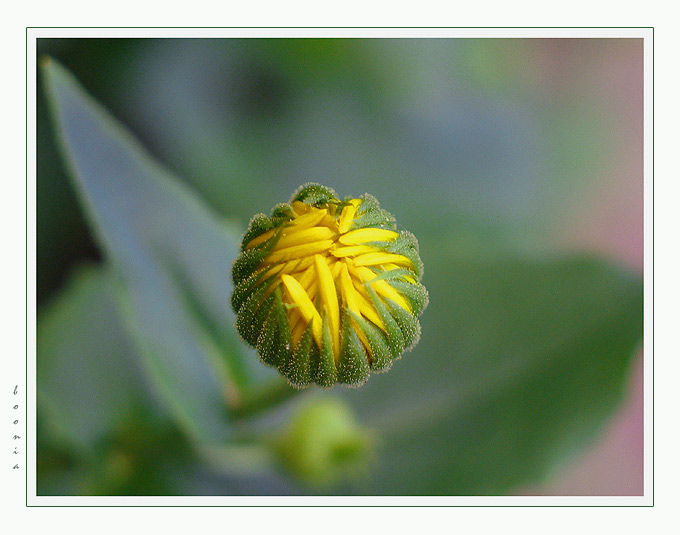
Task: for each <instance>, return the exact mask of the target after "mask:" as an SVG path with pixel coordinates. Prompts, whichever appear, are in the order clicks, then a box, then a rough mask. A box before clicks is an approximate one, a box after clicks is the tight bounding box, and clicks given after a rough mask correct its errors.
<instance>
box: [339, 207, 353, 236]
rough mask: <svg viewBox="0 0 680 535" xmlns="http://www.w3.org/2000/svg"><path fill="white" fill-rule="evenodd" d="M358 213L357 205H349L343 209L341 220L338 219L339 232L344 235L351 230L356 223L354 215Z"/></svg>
mask: <svg viewBox="0 0 680 535" xmlns="http://www.w3.org/2000/svg"><path fill="white" fill-rule="evenodd" d="M356 211H357V205H355V204H349V205H347V206H345V207H344V208H343V209H342V212H341V213H340V219H338V232H339V233H340V234H344V233H345V232H347V231H348V230H349V227H351V226H352V223H353V222H354V215H355V214H356Z"/></svg>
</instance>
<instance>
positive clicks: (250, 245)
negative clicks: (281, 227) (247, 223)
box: [246, 228, 276, 249]
mask: <svg viewBox="0 0 680 535" xmlns="http://www.w3.org/2000/svg"><path fill="white" fill-rule="evenodd" d="M274 232H276V229H275V228H273V229H271V230H268V231H267V232H264V233H262V234H260V235H259V236H255V237H254V238H253V239H252V240H250V241H249V242H248V245H246V249H252V248H253V247H255V246H256V245H260V244H261V243H264V242H266V241H267V240H268V239H269V238H271V237H272V236H273V235H274Z"/></svg>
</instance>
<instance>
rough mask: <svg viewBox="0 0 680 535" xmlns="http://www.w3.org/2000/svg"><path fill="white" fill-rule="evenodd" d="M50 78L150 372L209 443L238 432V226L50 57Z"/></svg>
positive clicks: (74, 167)
mask: <svg viewBox="0 0 680 535" xmlns="http://www.w3.org/2000/svg"><path fill="white" fill-rule="evenodd" d="M43 73H44V74H45V76H46V79H47V87H48V96H49V99H50V103H51V105H52V111H53V113H54V116H55V119H56V123H57V126H58V133H59V135H60V139H61V142H62V148H63V150H64V155H65V157H66V160H67V162H68V164H69V167H70V170H71V172H72V176H73V178H74V183H75V185H76V189H77V190H78V193H79V194H80V197H81V201H82V203H83V204H84V205H85V208H86V211H87V213H88V215H89V216H90V220H91V224H92V225H93V227H94V229H95V230H96V233H97V237H98V238H99V240H100V242H101V244H102V246H103V249H104V250H105V251H106V252H107V254H108V256H109V259H110V260H111V263H112V266H113V268H114V272H115V273H116V275H117V276H118V277H117V282H118V286H119V289H120V292H119V296H120V303H121V306H122V307H123V309H124V311H125V314H124V317H125V319H126V321H127V327H128V328H129V330H130V332H131V333H132V335H133V337H134V339H135V342H136V344H137V347H138V348H139V350H140V354H141V356H142V360H143V362H144V365H145V368H146V370H147V371H148V372H149V375H150V377H151V378H152V379H153V381H154V383H155V384H156V386H157V388H158V390H159V391H160V392H161V394H162V395H163V397H164V398H165V400H166V401H167V403H168V404H169V406H170V407H171V408H172V410H173V412H174V414H175V416H176V417H178V419H179V420H180V422H181V423H182V424H183V426H184V428H185V429H186V430H187V431H188V432H189V433H190V435H192V436H193V437H194V438H195V439H198V440H200V441H202V442H211V443H216V442H221V441H223V440H224V439H225V438H226V437H227V435H228V426H227V425H226V419H227V415H226V403H225V402H226V401H227V400H228V399H233V398H235V397H236V396H237V390H236V387H237V385H240V384H243V383H244V382H246V381H247V377H245V372H244V370H243V368H242V366H241V360H240V358H239V357H240V355H239V348H238V341H237V339H236V337H235V335H234V333H233V330H232V322H233V315H232V313H231V311H230V309H229V294H230V291H231V284H230V277H229V268H230V266H231V263H232V261H233V258H234V257H235V255H236V251H237V247H238V238H237V234H236V232H235V231H234V229H232V228H229V227H228V226H226V225H221V224H220V223H219V222H218V221H216V219H215V218H214V217H213V216H212V215H211V214H210V213H208V212H207V211H206V209H205V208H204V206H203V205H202V204H201V203H200V202H199V201H198V200H197V199H196V198H195V197H194V196H193V195H192V194H191V193H190V192H189V191H187V190H186V189H184V187H182V186H181V184H180V183H179V181H178V180H177V179H176V178H175V177H173V176H172V175H170V174H169V173H168V172H167V171H165V170H164V169H162V168H161V167H160V166H159V165H158V164H157V163H156V162H155V161H154V160H152V159H151V157H150V156H149V155H148V154H147V153H146V152H145V151H144V150H143V148H142V147H141V146H139V144H138V143H137V142H136V141H135V140H134V139H132V137H131V136H130V135H129V133H128V132H127V131H126V130H125V129H124V128H123V127H122V126H121V125H120V124H119V123H117V122H116V121H115V120H114V119H113V118H112V117H111V116H110V115H108V113H107V112H106V111H105V110H104V109H102V108H101V106H100V105H98V104H97V103H96V102H94V101H93V99H92V98H91V97H89V95H87V94H86V93H85V91H84V90H83V89H82V88H81V87H80V86H79V84H78V83H77V82H76V81H75V79H74V78H73V77H72V76H71V75H70V74H69V73H68V72H67V71H66V70H65V69H64V68H63V67H61V66H60V65H58V64H57V63H56V62H54V61H51V60H48V61H47V62H46V63H45V64H44V69H43Z"/></svg>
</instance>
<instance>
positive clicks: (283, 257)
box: [265, 240, 333, 264]
mask: <svg viewBox="0 0 680 535" xmlns="http://www.w3.org/2000/svg"><path fill="white" fill-rule="evenodd" d="M332 245H333V240H321V241H315V242H311V243H304V244H301V245H293V246H291V247H286V248H285V249H280V250H278V251H274V252H272V253H271V254H270V255H269V256H268V257H267V258H266V259H265V261H266V262H267V263H268V264H276V263H277V262H287V261H289V260H293V259H295V258H300V257H302V256H308V255H313V254H316V253H322V252H325V251H328V250H329V249H330V248H331V246H332Z"/></svg>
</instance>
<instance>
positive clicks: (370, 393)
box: [348, 249, 642, 495]
mask: <svg viewBox="0 0 680 535" xmlns="http://www.w3.org/2000/svg"><path fill="white" fill-rule="evenodd" d="M422 252H423V258H424V261H425V265H426V277H425V281H424V282H425V284H427V286H428V289H429V290H430V306H429V308H428V310H427V311H426V312H425V314H424V315H423V316H422V338H421V342H420V344H419V345H418V346H417V348H416V349H415V350H414V352H413V353H411V354H407V355H405V356H404V357H403V358H402V359H401V360H399V361H397V362H395V364H394V366H393V367H392V370H391V371H390V372H389V373H388V374H386V375H384V376H381V377H377V378H374V379H373V380H372V381H371V382H369V383H368V384H367V385H366V386H365V387H364V388H362V389H361V390H359V391H357V392H352V396H351V400H352V401H353V404H354V405H355V407H356V408H357V410H358V411H359V412H360V413H361V415H362V421H365V422H366V423H367V424H368V423H371V424H373V425H374V426H375V429H376V430H377V431H378V433H379V435H380V436H381V439H382V441H381V443H382V449H381V451H380V452H379V458H380V462H379V466H378V468H377V471H376V474H375V478H374V479H373V481H372V483H368V484H367V485H365V486H364V487H362V488H361V489H356V490H355V491H356V492H359V493H369V494H372V493H377V494H406V495H412V494H418V495H420V494H445V495H488V494H504V493H507V492H509V491H511V490H512V489H514V488H517V487H518V486H519V485H522V484H526V483H529V482H535V481H540V480H542V479H545V478H546V477H548V476H550V475H552V474H553V473H554V472H555V471H556V470H559V469H560V468H561V467H563V466H564V465H565V464H566V463H568V462H570V461H572V460H573V459H574V457H575V456H576V455H577V454H578V453H579V452H581V451H582V450H583V448H584V447H586V446H587V445H588V444H590V443H591V442H592V441H593V440H594V439H595V437H597V435H598V432H600V431H601V429H602V427H603V425H604V423H605V422H606V420H607V418H608V417H609V416H610V415H611V414H612V411H613V410H614V409H615V408H616V406H617V404H618V403H619V402H620V401H621V399H622V396H623V393H624V390H625V385H626V379H627V375H628V371H629V365H630V361H631V357H632V356H633V354H634V351H635V350H636V348H638V347H639V344H640V339H641V334H642V282H641V279H640V278H639V277H637V276H632V275H630V274H627V273H625V272H623V271H621V270H618V269H617V268H615V267H613V266H611V265H609V264H607V263H605V262H602V261H598V260H594V259H591V258H580V257H579V258H566V259H560V260H551V261H548V260H545V261H539V260H534V259H528V260H521V259H508V258H506V259H505V260H502V259H500V258H495V259H490V258H488V259H482V258H478V259H476V260H470V259H468V260H464V259H455V258H451V257H449V256H447V255H445V254H441V253H439V252H437V250H436V249H432V250H429V251H422ZM428 274H430V275H432V280H429V279H428V277H427V275H428ZM435 275H436V276H435ZM348 397H349V396H348Z"/></svg>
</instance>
